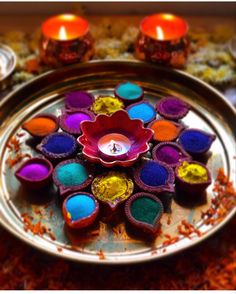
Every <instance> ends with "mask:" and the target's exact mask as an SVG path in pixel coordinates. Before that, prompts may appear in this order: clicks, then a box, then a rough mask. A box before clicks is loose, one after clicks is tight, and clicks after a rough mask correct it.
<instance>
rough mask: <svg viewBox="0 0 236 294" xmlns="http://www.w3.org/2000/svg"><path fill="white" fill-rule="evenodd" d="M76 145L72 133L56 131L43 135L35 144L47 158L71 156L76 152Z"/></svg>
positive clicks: (55, 158) (58, 158) (57, 158)
mask: <svg viewBox="0 0 236 294" xmlns="http://www.w3.org/2000/svg"><path fill="white" fill-rule="evenodd" d="M77 147H78V144H77V141H76V139H75V138H74V137H73V136H72V135H70V134H67V133H64V132H58V133H52V134H51V135H49V136H47V137H45V138H44V139H43V140H42V142H41V143H40V144H39V145H37V150H39V151H40V152H41V153H43V155H44V156H46V157H47V158H48V159H51V160H61V159H67V158H69V157H70V156H73V155H74V154H75V153H76V150H77Z"/></svg>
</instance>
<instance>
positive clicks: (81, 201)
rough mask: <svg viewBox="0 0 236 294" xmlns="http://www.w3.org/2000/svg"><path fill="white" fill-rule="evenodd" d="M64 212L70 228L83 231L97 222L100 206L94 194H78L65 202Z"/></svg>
mask: <svg viewBox="0 0 236 294" xmlns="http://www.w3.org/2000/svg"><path fill="white" fill-rule="evenodd" d="M62 212H63V217H64V220H65V222H66V224H67V225H68V226H69V227H71V228H73V229H82V228H85V227H88V226H90V225H91V224H92V223H93V222H94V221H95V219H96V217H97V215H98V212H99V204H98V201H97V200H96V199H95V198H94V197H93V195H92V194H89V193H85V192H76V193H73V194H71V195H70V196H68V197H67V198H66V199H65V200H64V202H63V206H62Z"/></svg>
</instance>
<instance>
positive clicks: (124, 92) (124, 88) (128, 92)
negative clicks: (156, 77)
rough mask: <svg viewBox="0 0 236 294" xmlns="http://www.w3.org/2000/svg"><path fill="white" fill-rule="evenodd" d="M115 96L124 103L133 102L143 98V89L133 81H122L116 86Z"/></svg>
mask: <svg viewBox="0 0 236 294" xmlns="http://www.w3.org/2000/svg"><path fill="white" fill-rule="evenodd" d="M114 92H115V96H116V97H117V98H119V99H121V100H123V101H124V103H133V102H137V101H139V100H141V99H142V98H143V95H144V92H143V89H142V88H141V87H140V86H139V85H137V84H136V83H133V82H129V81H127V82H123V83H120V84H118V85H117V86H116V88H115V91H114Z"/></svg>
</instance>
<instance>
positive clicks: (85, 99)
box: [65, 91, 95, 109]
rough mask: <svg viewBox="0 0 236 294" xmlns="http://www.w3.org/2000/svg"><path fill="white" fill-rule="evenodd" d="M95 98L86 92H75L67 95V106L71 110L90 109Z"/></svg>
mask: <svg viewBox="0 0 236 294" xmlns="http://www.w3.org/2000/svg"><path fill="white" fill-rule="evenodd" d="M94 100H95V98H94V96H93V95H92V94H90V93H87V92H84V91H74V92H70V93H67V94H65V106H66V108H69V109H81V108H89V107H90V106H91V105H92V104H93V102H94Z"/></svg>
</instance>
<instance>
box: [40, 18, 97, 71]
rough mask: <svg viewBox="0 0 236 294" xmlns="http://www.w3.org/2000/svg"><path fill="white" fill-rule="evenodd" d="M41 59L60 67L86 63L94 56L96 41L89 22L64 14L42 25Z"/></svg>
mask: <svg viewBox="0 0 236 294" xmlns="http://www.w3.org/2000/svg"><path fill="white" fill-rule="evenodd" d="M41 30H42V34H41V40H40V46H39V51H40V58H41V60H42V62H43V63H45V64H47V65H49V66H53V67H58V66H61V65H66V64H71V63H75V62H85V61H88V60H89V59H91V58H92V56H93V54H94V40H93V38H92V36H91V34H90V33H89V24H88V22H87V20H85V19H83V18H82V17H79V16H76V15H73V14H62V15H57V16H54V17H51V18H49V19H47V20H46V21H45V22H44V23H43V24H42V28H41Z"/></svg>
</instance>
